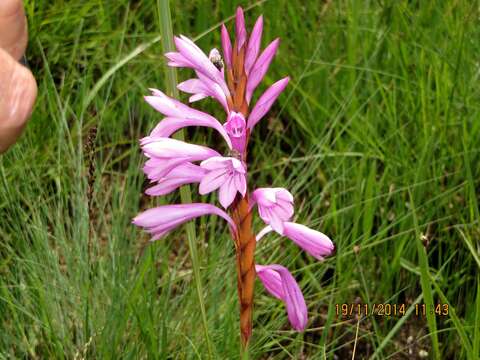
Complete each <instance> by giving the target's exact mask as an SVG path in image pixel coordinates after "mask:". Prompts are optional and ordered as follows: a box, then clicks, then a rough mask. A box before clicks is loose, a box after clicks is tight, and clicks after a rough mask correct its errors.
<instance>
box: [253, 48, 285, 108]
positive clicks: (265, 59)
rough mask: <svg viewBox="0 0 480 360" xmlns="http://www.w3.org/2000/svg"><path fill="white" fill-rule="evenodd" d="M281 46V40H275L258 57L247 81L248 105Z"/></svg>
mask: <svg viewBox="0 0 480 360" xmlns="http://www.w3.org/2000/svg"><path fill="white" fill-rule="evenodd" d="M279 44H280V39H275V40H273V41H272V42H271V43H270V44H269V45H268V46H267V47H266V48H265V50H263V52H262V54H261V55H260V56H259V57H258V59H257V61H255V64H254V65H253V67H252V70H251V71H250V74H249V76H248V80H247V90H246V98H247V102H248V103H250V100H251V98H252V95H253V92H254V91H255V89H256V88H257V86H258V84H260V82H261V81H262V79H263V77H264V76H265V74H266V73H267V70H268V67H269V66H270V63H271V62H272V60H273V57H274V56H275V54H276V53H277V49H278V45H279Z"/></svg>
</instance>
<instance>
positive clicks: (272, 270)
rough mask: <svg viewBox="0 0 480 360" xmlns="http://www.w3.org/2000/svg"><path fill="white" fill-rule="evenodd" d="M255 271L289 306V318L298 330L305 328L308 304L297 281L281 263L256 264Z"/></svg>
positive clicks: (287, 306) (270, 290) (266, 286)
mask: <svg viewBox="0 0 480 360" xmlns="http://www.w3.org/2000/svg"><path fill="white" fill-rule="evenodd" d="M255 271H256V272H257V275H258V277H259V279H260V280H261V281H262V283H263V285H264V286H265V289H267V291H268V292H269V293H270V294H272V295H273V296H274V297H276V298H277V299H280V300H282V301H283V302H284V303H285V306H286V308H287V314H288V320H290V324H292V327H293V328H294V329H295V330H297V331H303V330H305V327H306V326H307V321H308V313H307V305H306V304H305V299H304V298H303V294H302V291H301V290H300V288H299V286H298V284H297V282H296V281H295V279H294V278H293V276H292V274H290V272H289V271H288V270H287V268H285V267H283V266H281V265H276V264H272V265H255Z"/></svg>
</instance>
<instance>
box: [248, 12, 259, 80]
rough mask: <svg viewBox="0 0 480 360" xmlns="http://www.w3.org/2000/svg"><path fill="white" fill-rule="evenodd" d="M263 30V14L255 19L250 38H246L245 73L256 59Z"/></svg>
mask: <svg viewBox="0 0 480 360" xmlns="http://www.w3.org/2000/svg"><path fill="white" fill-rule="evenodd" d="M262 31H263V16H261V15H260V17H259V18H258V19H257V21H256V23H255V25H254V27H253V30H252V33H251V34H250V38H249V39H248V46H247V51H246V53H245V73H246V74H247V75H248V74H250V70H251V69H252V66H253V64H254V63H255V60H257V56H258V52H259V51H260V43H261V42H262Z"/></svg>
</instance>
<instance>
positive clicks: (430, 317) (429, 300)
mask: <svg viewBox="0 0 480 360" xmlns="http://www.w3.org/2000/svg"><path fill="white" fill-rule="evenodd" d="M409 193H410V203H411V206H412V214H413V223H414V226H415V242H416V244H417V253H418V261H419V265H420V283H421V286H422V292H423V297H424V299H425V304H426V306H427V311H426V316H427V323H428V328H429V329H430V337H431V339H432V347H433V353H434V358H435V359H440V348H439V346H438V336H437V322H436V319H435V314H434V313H433V312H431V311H430V310H433V306H434V305H433V294H432V287H431V286H432V285H431V282H430V277H429V268H428V257H427V251H426V249H425V247H424V246H423V244H422V241H421V234H420V229H419V227H418V220H417V214H416V212H415V204H414V202H413V195H412V193H411V192H410V191H409Z"/></svg>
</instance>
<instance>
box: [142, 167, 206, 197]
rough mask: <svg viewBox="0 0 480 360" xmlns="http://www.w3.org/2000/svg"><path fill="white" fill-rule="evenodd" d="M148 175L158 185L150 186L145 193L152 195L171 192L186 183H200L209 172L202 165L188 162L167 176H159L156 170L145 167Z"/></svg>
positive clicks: (175, 168)
mask: <svg viewBox="0 0 480 360" xmlns="http://www.w3.org/2000/svg"><path fill="white" fill-rule="evenodd" d="M144 170H145V173H146V175H147V177H148V178H149V179H150V180H151V181H152V182H155V181H156V182H157V184H156V185H154V186H152V187H150V188H148V189H147V190H146V191H145V193H146V194H147V195H150V196H160V195H166V194H169V193H171V192H172V191H174V190H176V189H178V188H179V187H180V186H182V185H185V184H192V183H199V182H200V181H202V178H203V177H204V176H205V174H206V173H207V172H206V171H205V170H204V169H202V168H201V167H200V166H198V165H195V164H192V163H189V162H186V163H183V164H180V165H178V166H176V167H174V168H173V169H172V171H170V172H169V173H168V174H167V175H166V176H164V177H157V176H155V175H156V174H155V172H154V171H150V169H149V168H147V167H145V168H144Z"/></svg>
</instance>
